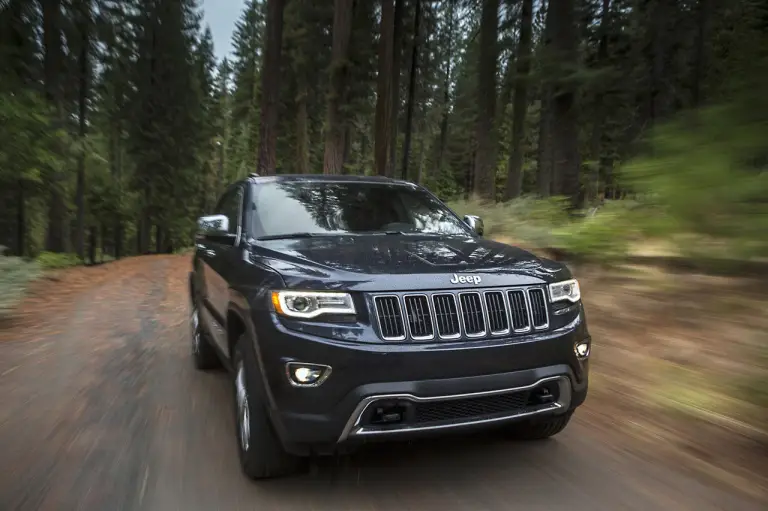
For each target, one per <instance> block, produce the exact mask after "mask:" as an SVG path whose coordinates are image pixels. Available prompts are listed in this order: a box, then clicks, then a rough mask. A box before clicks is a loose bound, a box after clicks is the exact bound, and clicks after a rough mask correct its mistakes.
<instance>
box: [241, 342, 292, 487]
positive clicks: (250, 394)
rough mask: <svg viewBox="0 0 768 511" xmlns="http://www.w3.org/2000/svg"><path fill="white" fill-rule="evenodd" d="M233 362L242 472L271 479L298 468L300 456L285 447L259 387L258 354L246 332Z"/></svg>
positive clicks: (250, 476)
mask: <svg viewBox="0 0 768 511" xmlns="http://www.w3.org/2000/svg"><path fill="white" fill-rule="evenodd" d="M232 362H233V364H232V365H233V367H234V378H233V383H234V384H233V388H234V394H235V396H234V397H235V432H236V439H237V450H238V453H239V457H240V466H241V468H242V470H243V473H244V474H245V475H246V476H248V477H249V478H250V479H269V478H274V477H281V476H286V475H290V474H293V473H295V472H298V471H299V469H300V467H301V459H300V458H298V457H295V456H291V455H290V454H288V453H287V452H285V450H284V449H283V446H282V444H281V442H280V439H279V438H278V437H277V434H276V433H275V430H274V428H273V426H272V423H271V421H270V419H269V415H268V413H267V408H266V404H265V403H264V401H263V399H262V398H261V393H260V392H259V391H258V390H259V385H258V374H257V373H256V367H257V364H256V357H255V355H254V353H253V347H251V346H249V345H248V340H247V337H246V336H245V335H242V336H241V337H240V339H238V341H237V344H236V345H235V350H234V353H233V357H232Z"/></svg>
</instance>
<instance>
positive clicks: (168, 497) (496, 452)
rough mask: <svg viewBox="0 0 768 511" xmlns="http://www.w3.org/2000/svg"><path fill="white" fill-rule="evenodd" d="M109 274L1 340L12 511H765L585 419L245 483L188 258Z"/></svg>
mask: <svg viewBox="0 0 768 511" xmlns="http://www.w3.org/2000/svg"><path fill="white" fill-rule="evenodd" d="M106 266H109V267H114V269H110V270H109V272H108V273H107V274H106V275H107V276H106V277H105V278H103V279H101V280H100V281H98V282H96V283H94V284H93V285H92V286H90V287H88V288H86V289H83V290H82V291H81V292H78V293H77V294H75V295H74V296H70V297H68V298H66V300H64V299H63V298H61V299H60V300H64V301H66V302H67V303H66V304H61V303H59V304H56V305H57V306H56V307H54V306H53V304H52V305H51V312H50V314H47V313H46V314H44V316H45V325H44V326H43V325H41V321H42V320H40V321H38V320H35V322H34V324H29V323H27V324H26V325H23V324H22V325H16V326H11V327H6V328H5V331H0V403H1V404H0V510H2V511H16V510H20V511H33V510H52V511H53V510H55V511H69V510H73V511H74V510H87V511H91V510H93V511H122V510H129V511H133V510H147V511H150V510H151V511H175V510H178V511H198V510H200V511H202V510H205V511H212V510H219V509H221V510H227V511H236V510H246V509H247V510H254V509H258V510H259V511H267V510H271V509H274V510H280V511H288V510H293V509H296V510H299V509H300V510H306V509H311V510H315V511H320V510H326V509H328V510H335V511H338V510H355V511H363V510H366V511H367V510H390V509H391V510H425V511H428V510H432V509H440V510H464V509H466V510H472V511H479V510H486V509H490V510H505V511H506V510H513V509H520V510H526V511H532V510H537V509H542V510H545V509H546V510H557V509H563V510H569V511H575V510H589V511H595V510H608V511H618V510H623V509H631V510H642V511H649V510H672V509H686V510H687V509H690V510H696V511H705V510H713V509H723V510H728V511H738V510H742V509H743V510H752V509H754V510H757V509H760V506H759V505H758V503H756V502H750V501H748V500H745V499H744V498H743V497H739V496H736V495H733V494H729V493H727V492H725V491H723V490H718V489H715V488H713V487H712V486H710V485H707V484H704V483H701V482H698V481H696V480H694V479H692V478H690V477H688V476H685V475H682V474H679V473H677V472H676V471H675V470H674V468H669V467H661V466H657V465H652V464H649V462H646V461H642V460H639V459H637V458H634V457H631V456H630V455H628V454H626V453H624V452H622V450H621V448H620V446H617V445H615V444H613V445H611V444H609V443H607V442H606V440H605V439H602V438H601V437H600V435H599V434H596V433H595V432H594V431H593V430H592V429H591V428H590V425H589V424H588V423H585V422H583V419H579V418H578V413H577V418H576V420H575V421H574V422H572V423H571V425H570V426H569V428H568V429H567V430H566V431H565V432H564V433H562V434H560V435H558V436H557V437H555V438H554V439H551V440H548V441H544V442H541V443H533V444H523V443H514V442H509V441H505V440H503V439H500V438H496V437H494V436H492V435H485V436H481V437H470V438H444V439H441V440H434V441H432V440H430V441H422V442H418V443H413V444H382V445H378V446H373V447H370V448H367V449H365V450H363V451H362V452H359V453H357V454H355V455H354V456H351V457H339V458H330V459H324V460H321V461H320V462H319V463H318V464H317V465H315V467H314V469H313V470H311V471H310V472H309V473H306V474H301V475H299V476H297V477H293V478H288V479H279V480H272V481H263V482H258V483H255V482H252V481H249V480H247V479H246V478H245V477H244V476H243V475H241V473H240V470H239V466H238V460H237V453H236V449H235V436H234V425H233V412H232V400H231V392H230V382H229V379H228V376H227V375H226V374H225V373H224V372H223V371H219V372H211V373H204V372H198V371H196V370H194V369H193V367H192V361H191V359H190V354H189V347H190V344H189V339H188V335H189V333H188V332H189V330H188V324H187V314H188V310H189V305H188V294H187V289H186V285H187V284H186V275H187V272H188V270H189V257H181V256H147V257H142V258H133V259H129V260H124V261H120V262H118V263H111V264H109V265H105V267H106ZM78 271H84V272H87V271H90V269H82V270H78ZM50 285H51V286H56V283H51V284H50ZM46 299H47V298H46ZM50 300H52V301H54V300H57V297H56V290H55V289H54V288H52V291H51V295H50ZM588 402H589V400H588Z"/></svg>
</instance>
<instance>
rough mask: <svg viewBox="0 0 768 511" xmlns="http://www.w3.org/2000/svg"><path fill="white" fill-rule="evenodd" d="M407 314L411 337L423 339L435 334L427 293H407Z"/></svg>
mask: <svg viewBox="0 0 768 511" xmlns="http://www.w3.org/2000/svg"><path fill="white" fill-rule="evenodd" d="M403 302H404V303H405V316H406V318H407V322H408V331H409V332H410V334H411V338H413V339H415V340H417V341H422V340H426V339H432V338H433V337H434V336H435V331H434V327H433V325H432V314H431V313H430V310H429V299H428V298H427V295H405V296H404V297H403Z"/></svg>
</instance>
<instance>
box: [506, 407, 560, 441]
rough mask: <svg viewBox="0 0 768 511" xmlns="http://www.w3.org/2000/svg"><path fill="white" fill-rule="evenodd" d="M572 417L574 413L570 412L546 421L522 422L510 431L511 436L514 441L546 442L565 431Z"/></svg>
mask: <svg viewBox="0 0 768 511" xmlns="http://www.w3.org/2000/svg"><path fill="white" fill-rule="evenodd" d="M572 415H573V411H570V412H568V413H565V414H563V415H555V416H552V417H547V418H545V419H537V420H530V421H526V422H520V423H517V424H514V425H513V426H512V427H511V428H510V429H509V434H510V436H511V437H512V438H513V439H514V440H524V441H531V440H545V439H547V438H549V437H552V436H555V435H557V434H558V433H560V432H561V431H563V430H564V429H565V427H566V426H567V425H568V422H570V420H571V416H572Z"/></svg>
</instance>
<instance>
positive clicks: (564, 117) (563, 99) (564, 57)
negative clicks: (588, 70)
mask: <svg viewBox="0 0 768 511" xmlns="http://www.w3.org/2000/svg"><path fill="white" fill-rule="evenodd" d="M551 5H552V6H553V11H552V21H553V25H554V31H553V46H554V49H555V51H556V59H557V62H558V63H559V64H560V66H559V67H560V69H563V70H564V71H561V78H560V79H559V80H557V81H556V82H555V94H554V98H553V101H552V139H553V140H552V144H553V149H554V156H555V161H554V166H553V170H554V175H555V176H556V179H560V180H561V186H562V188H561V189H560V190H559V191H560V192H561V193H562V194H564V195H567V196H568V197H569V198H570V199H571V201H572V204H573V205H574V206H577V205H578V204H579V202H580V197H579V195H580V190H581V186H580V182H579V174H580V168H581V162H580V160H579V148H578V127H577V124H576V110H575V108H574V103H575V97H576V91H575V90H574V89H575V88H574V86H573V84H572V82H571V81H570V80H569V78H570V77H569V76H567V75H568V74H569V72H568V71H567V70H568V69H569V67H570V66H573V65H574V63H575V61H576V59H577V58H578V53H577V43H578V41H577V38H576V24H575V18H574V16H575V9H574V0H560V1H558V2H552V3H551ZM563 75H565V79H563ZM555 182H557V181H555Z"/></svg>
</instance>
